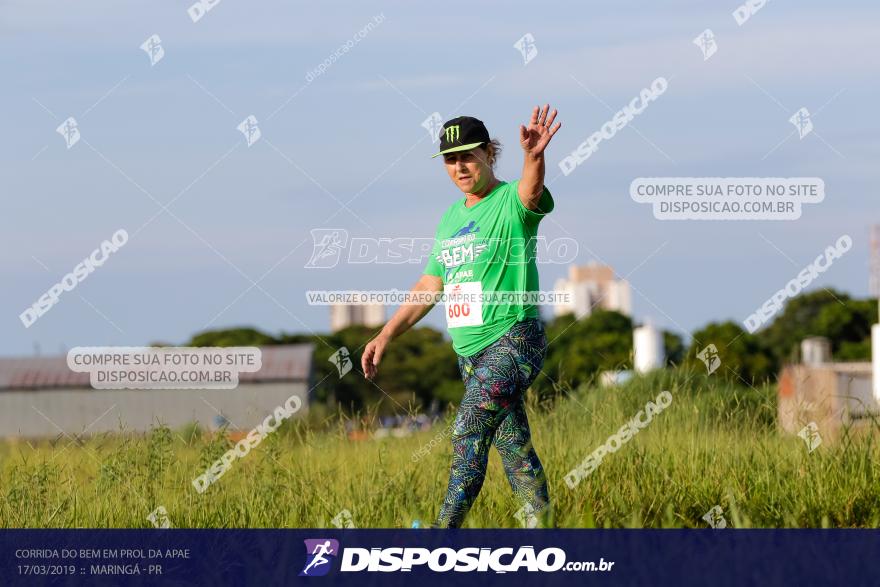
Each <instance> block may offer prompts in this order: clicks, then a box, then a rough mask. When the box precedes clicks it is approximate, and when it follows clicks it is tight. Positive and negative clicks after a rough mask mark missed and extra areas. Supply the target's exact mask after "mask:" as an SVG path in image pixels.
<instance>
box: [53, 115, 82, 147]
mask: <svg viewBox="0 0 880 587" xmlns="http://www.w3.org/2000/svg"><path fill="white" fill-rule="evenodd" d="M55 132H57V133H58V134H60V135H61V136H62V137H64V144H66V145H67V148H68V149H69V148H71V147H72V146H74V145H75V144H77V143H78V142H79V125H78V124H77V123H76V119H75V118H74V117H73V116H71V117H70V118H68V119H67V120H65V121H64V122H62V123H61V124H60V125H58V128H56V129H55Z"/></svg>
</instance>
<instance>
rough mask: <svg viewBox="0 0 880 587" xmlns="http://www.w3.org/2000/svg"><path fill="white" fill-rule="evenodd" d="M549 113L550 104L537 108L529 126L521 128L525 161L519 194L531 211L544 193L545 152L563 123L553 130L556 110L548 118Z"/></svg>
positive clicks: (533, 111) (520, 136) (521, 142)
mask: <svg viewBox="0 0 880 587" xmlns="http://www.w3.org/2000/svg"><path fill="white" fill-rule="evenodd" d="M549 111H550V104H545V105H544V108H543V109H541V108H539V107H538V106H535V108H534V109H533V110H532V118H531V120H530V121H529V126H528V127H526V126H524V125H520V126H519V143H520V146H521V147H522V148H523V155H524V160H523V170H522V178H521V179H520V180H519V188H518V193H519V199H520V201H521V202H522V203H523V206H525V207H526V208H528V209H529V210H536V209H537V208H538V202H539V201H540V199H541V194H542V193H544V150H545V149H546V148H547V145H548V144H549V143H550V139H551V138H553V135H555V134H556V131H558V130H559V128H560V127H561V126H562V123H561V122H557V123H556V126H554V127H552V128H551V125H552V124H553V121H554V120H555V119H556V109H554V110H553V113H552V114H550V117H549V118H548V117H547V113H548V112H549Z"/></svg>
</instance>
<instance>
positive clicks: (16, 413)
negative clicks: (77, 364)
mask: <svg viewBox="0 0 880 587" xmlns="http://www.w3.org/2000/svg"><path fill="white" fill-rule="evenodd" d="M307 391H308V387H307V386H306V383H305V382H279V383H242V384H240V385H239V387H238V388H237V389H210V390H204V389H197V390H191V389H158V390H127V389H116V390H95V389H92V388H82V389H65V390H59V389H53V390H30V389H28V390H16V389H10V390H5V391H0V436H7V437H8V436H19V437H46V436H48V437H54V436H58V435H61V434H62V431H63V432H64V433H66V434H70V435H74V434H83V433H86V434H95V433H99V432H118V431H119V430H120V425H121V426H122V427H123V428H124V429H125V430H126V431H144V430H149V429H150V427H151V426H152V425H154V424H155V423H156V422H157V421H158V422H161V423H162V424H166V425H167V426H169V427H171V428H177V427H180V426H183V425H185V424H187V423H189V422H192V421H196V422H199V423H200V424H201V425H202V426H203V427H205V428H213V427H215V424H214V422H215V416H217V415H218V412H219V413H222V414H223V415H224V416H225V417H226V418H227V419H228V420H229V421H230V425H229V427H230V429H241V430H250V429H251V428H253V427H254V426H256V425H257V424H258V423H259V422H262V421H263V419H264V418H265V417H266V416H268V415H269V414H270V413H272V412H273V410H274V409H275V408H276V407H278V406H279V405H283V404H284V402H285V401H287V398H289V397H290V396H291V395H294V394H296V395H297V396H298V397H299V398H300V399H301V400H302V407H301V408H300V409H299V411H298V412H297V414H296V416H294V417H297V416H302V415H303V414H305V413H306V412H307V411H308V398H307V397H306V394H307Z"/></svg>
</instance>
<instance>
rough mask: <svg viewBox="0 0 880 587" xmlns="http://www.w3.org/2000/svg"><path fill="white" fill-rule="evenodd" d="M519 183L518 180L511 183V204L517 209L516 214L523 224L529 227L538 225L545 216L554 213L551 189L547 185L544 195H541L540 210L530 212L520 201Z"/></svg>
mask: <svg viewBox="0 0 880 587" xmlns="http://www.w3.org/2000/svg"><path fill="white" fill-rule="evenodd" d="M519 182H520V180H516V181H514V182H512V183H511V188H510V189H511V194H510V198H511V200H512V202H511V204H512V206H513V207H514V208H515V210H516V214H517V215H518V216H519V219H520V220H521V221H522V222H523V223H525V224H529V225H537V224H538V223H539V222H540V221H541V219H542V218H543V217H544V216H546V215H547V214H549V213H550V212H552V211H553V206H554V202H553V196H552V194H551V193H550V189H549V188H548V187H547V186H546V185H545V186H544V191H543V193H541V199H540V200H538V209H537V210H529V209H528V208H526V207H525V205H524V204H523V203H522V201H521V200H520V199H519V192H518V189H519Z"/></svg>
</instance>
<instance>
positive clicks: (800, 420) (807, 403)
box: [778, 363, 880, 439]
mask: <svg viewBox="0 0 880 587" xmlns="http://www.w3.org/2000/svg"><path fill="white" fill-rule="evenodd" d="M871 382H872V381H871V364H870V363H825V364H822V365H816V366H810V365H789V366H787V367H785V369H783V371H782V374H781V375H780V378H779V404H778V410H779V413H778V415H779V426H780V428H782V430H784V431H786V432H790V433H792V434H797V433H798V432H799V431H800V430H801V429H802V428H803V427H804V426H806V425H807V424H808V423H810V422H815V423H816V424H817V426H818V427H819V432H820V434H821V435H822V438H823V439H826V438H827V439H834V438H836V437H837V436H838V435H839V434H840V432H841V428H842V427H843V426H853V425H855V426H859V425H862V424H867V423H868V422H870V420H869V419H867V418H865V416H867V415H868V414H873V415H874V416H875V417H876V416H877V415H878V412H880V410H878V405H877V402H876V401H875V400H874V395H873V393H872V389H871Z"/></svg>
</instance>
